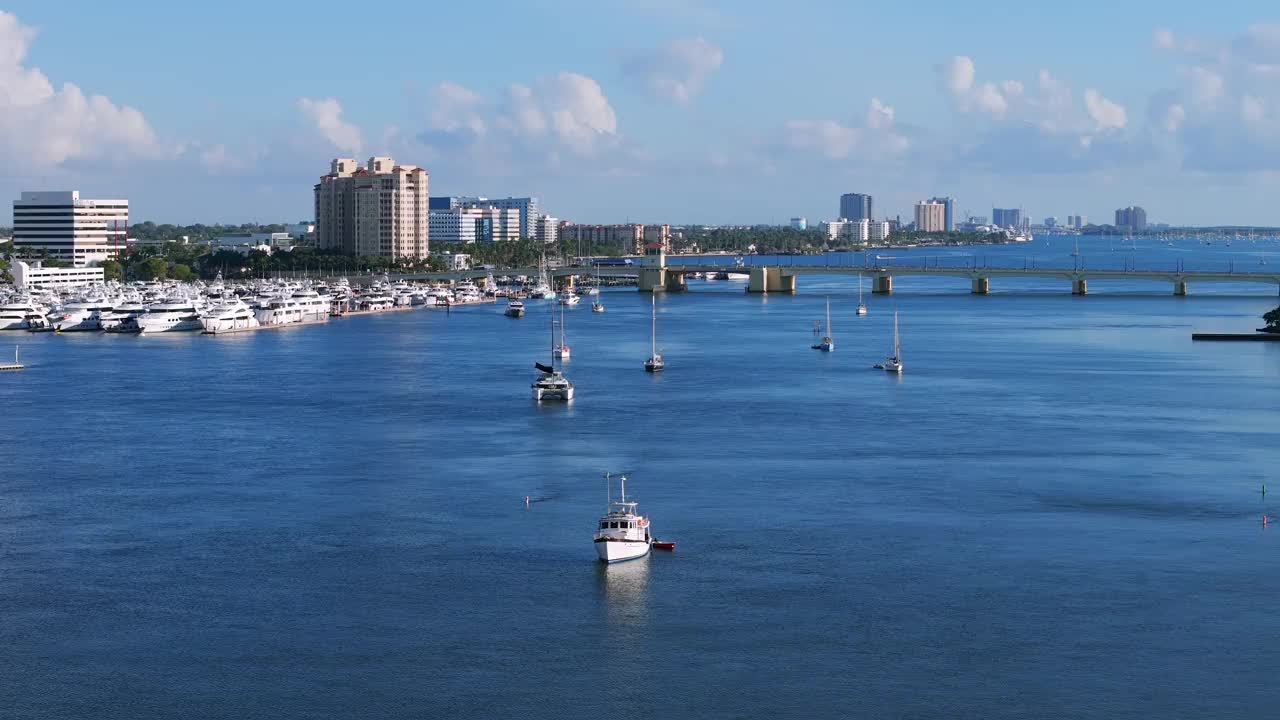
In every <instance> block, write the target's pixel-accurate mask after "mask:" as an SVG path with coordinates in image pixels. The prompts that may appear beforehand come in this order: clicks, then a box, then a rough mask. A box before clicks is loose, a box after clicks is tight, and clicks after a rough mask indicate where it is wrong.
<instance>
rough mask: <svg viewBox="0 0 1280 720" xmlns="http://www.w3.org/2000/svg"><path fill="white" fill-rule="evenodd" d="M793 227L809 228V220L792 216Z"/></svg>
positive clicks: (793, 228) (794, 228)
mask: <svg viewBox="0 0 1280 720" xmlns="http://www.w3.org/2000/svg"><path fill="white" fill-rule="evenodd" d="M791 229H792V230H808V229H809V221H808V220H805V219H804V218H802V217H793V218H791Z"/></svg>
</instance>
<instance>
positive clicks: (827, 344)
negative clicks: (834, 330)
mask: <svg viewBox="0 0 1280 720" xmlns="http://www.w3.org/2000/svg"><path fill="white" fill-rule="evenodd" d="M812 347H813V349H814V350H821V351H822V352H831V351H832V350H835V349H836V341H835V339H834V338H833V337H832V336H831V298H827V324H826V327H825V332H824V333H823V335H822V339H821V340H819V341H818V342H817V343H815V344H814V345H813V346H812Z"/></svg>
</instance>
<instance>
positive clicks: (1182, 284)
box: [1173, 280, 1187, 297]
mask: <svg viewBox="0 0 1280 720" xmlns="http://www.w3.org/2000/svg"><path fill="white" fill-rule="evenodd" d="M1173 294H1174V295H1177V296H1178V297H1183V296H1185V295H1186V294H1187V281H1186V280H1178V281H1177V282H1175V283H1174V284H1173Z"/></svg>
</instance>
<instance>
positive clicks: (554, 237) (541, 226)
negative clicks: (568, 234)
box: [534, 215, 560, 245]
mask: <svg viewBox="0 0 1280 720" xmlns="http://www.w3.org/2000/svg"><path fill="white" fill-rule="evenodd" d="M534 237H535V239H537V240H539V241H541V242H544V243H546V244H548V245H551V244H553V243H556V242H558V241H559V240H560V220H559V218H553V217H551V216H550V215H543V216H542V217H540V218H538V229H537V232H536V234H535V235H534Z"/></svg>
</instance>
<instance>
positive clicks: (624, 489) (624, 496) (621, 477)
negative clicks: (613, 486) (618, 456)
mask: <svg viewBox="0 0 1280 720" xmlns="http://www.w3.org/2000/svg"><path fill="white" fill-rule="evenodd" d="M618 485H619V486H621V488H622V502H624V503H625V502H626V501H627V476H626V475H619V476H618Z"/></svg>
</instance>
